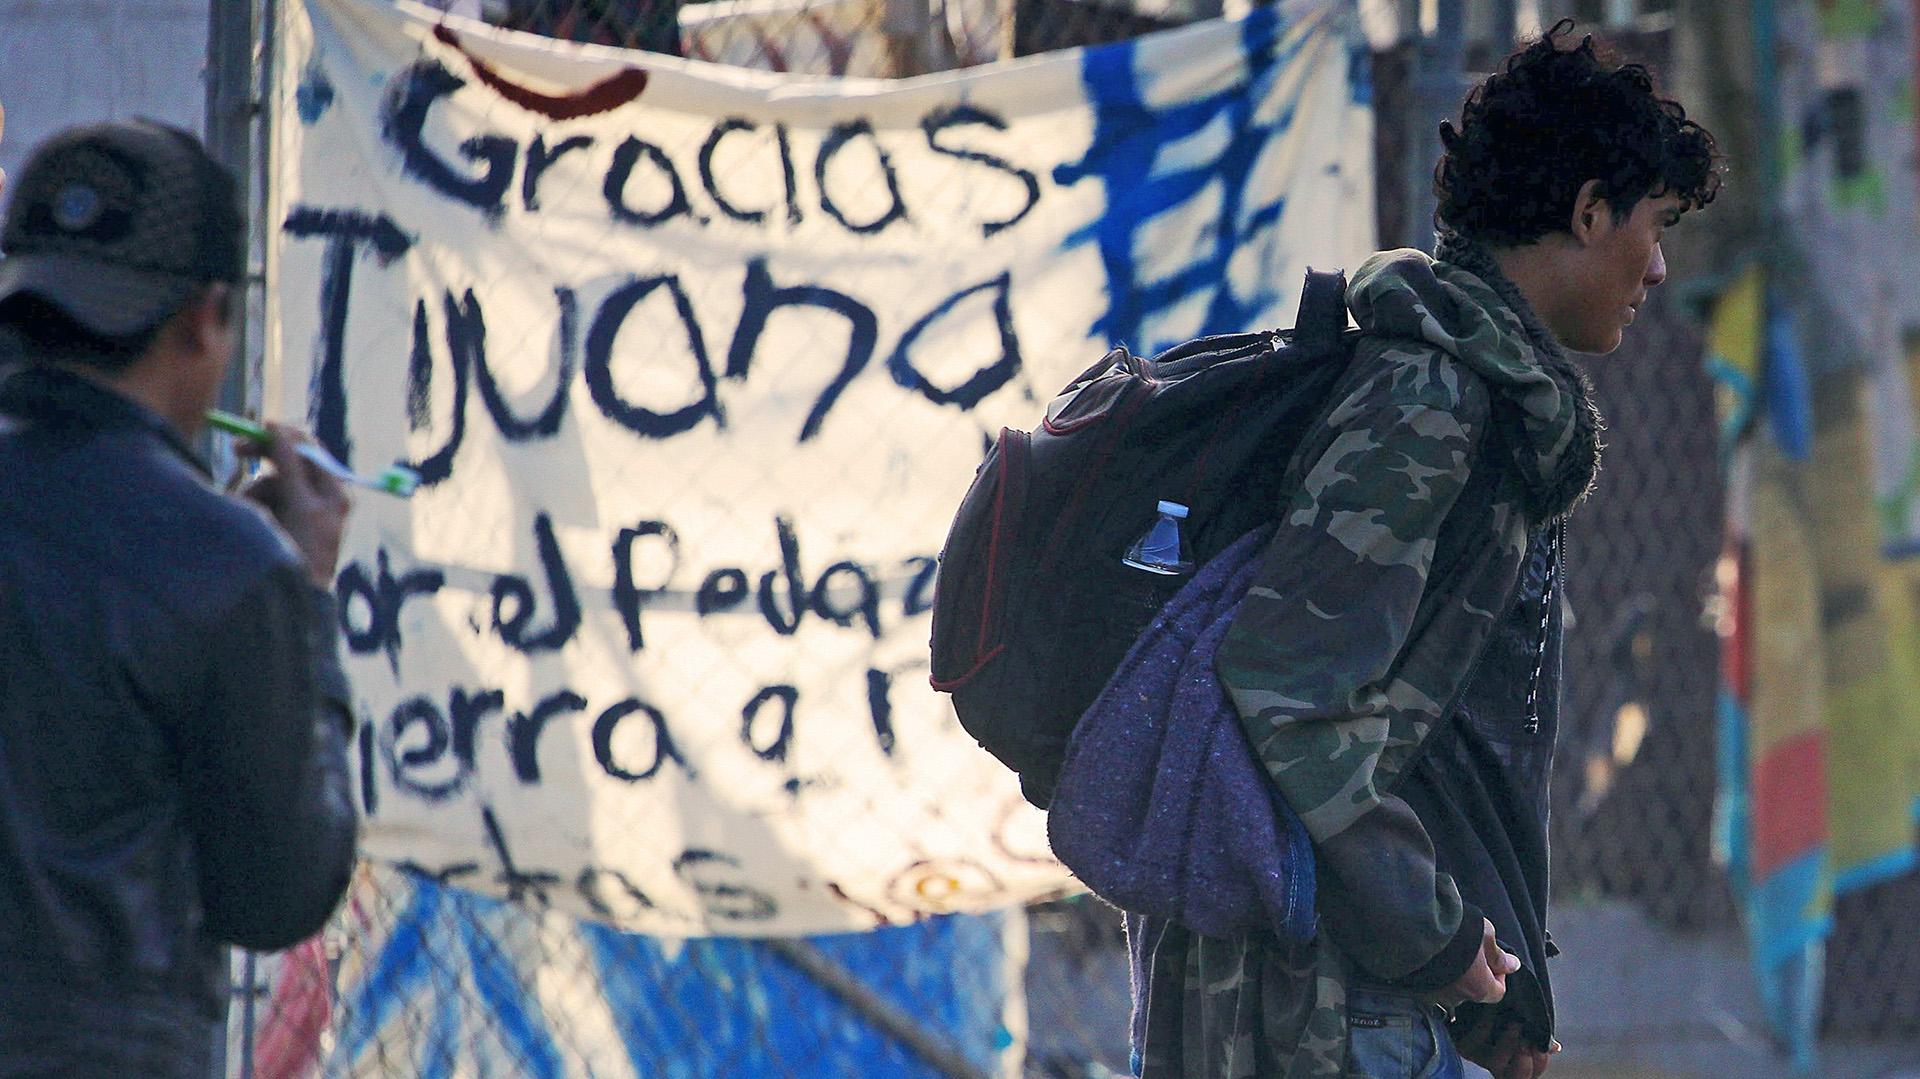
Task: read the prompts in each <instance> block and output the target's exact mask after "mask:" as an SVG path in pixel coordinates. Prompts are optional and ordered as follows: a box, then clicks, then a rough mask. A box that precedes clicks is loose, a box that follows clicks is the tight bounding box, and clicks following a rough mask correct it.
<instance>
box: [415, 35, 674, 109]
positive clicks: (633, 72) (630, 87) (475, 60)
mask: <svg viewBox="0 0 1920 1079" xmlns="http://www.w3.org/2000/svg"><path fill="white" fill-rule="evenodd" d="M433 36H434V37H435V38H436V39H438V40H439V41H441V42H443V43H445V44H447V45H451V46H453V47H454V48H455V49H458V50H459V52H460V55H461V56H464V57H466V60H467V64H468V65H469V66H471V67H472V68H473V73H474V74H475V75H477V76H479V79H480V81H481V82H483V83H486V84H487V85H488V86H489V87H491V88H492V89H493V92H494V93H496V94H499V95H500V96H501V97H504V98H506V99H507V100H508V101H511V102H513V103H514V104H515V105H518V106H520V107H521V108H523V109H526V110H527V111H528V112H537V113H539V114H540V115H542V116H544V117H546V118H547V119H549V120H576V119H579V118H580V117H582V116H598V115H599V114H601V113H603V112H612V111H613V110H614V109H617V108H619V107H620V106H622V105H625V104H626V103H627V102H629V101H632V100H634V99H636V98H638V97H639V96H640V94H641V93H642V92H643V91H645V90H646V88H647V73H646V72H645V71H642V70H640V69H639V68H637V67H629V68H622V69H621V70H620V71H617V72H615V73H614V74H612V75H609V76H607V77H606V78H604V79H602V80H600V81H599V82H596V83H594V84H593V85H592V86H589V87H587V88H586V89H585V90H580V91H577V92H575V93H571V94H543V93H541V92H540V91H538V90H532V89H528V88H527V87H525V86H521V85H520V84H519V83H516V82H513V81H512V80H510V79H508V78H507V77H506V76H504V75H502V74H500V73H499V72H498V71H495V70H494V68H493V65H492V64H489V63H487V62H486V61H485V60H482V59H480V58H479V57H478V56H475V55H474V54H473V53H472V52H471V51H470V50H468V48H467V47H466V46H465V45H463V44H461V43H460V35H458V34H456V33H454V32H453V31H452V30H450V29H448V28H447V27H446V26H444V25H442V26H436V27H434V28H433Z"/></svg>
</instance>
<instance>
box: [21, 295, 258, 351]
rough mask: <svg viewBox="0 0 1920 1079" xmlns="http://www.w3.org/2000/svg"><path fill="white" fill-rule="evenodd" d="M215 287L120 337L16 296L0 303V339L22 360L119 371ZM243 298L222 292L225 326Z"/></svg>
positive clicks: (40, 302) (44, 303) (38, 298)
mask: <svg viewBox="0 0 1920 1079" xmlns="http://www.w3.org/2000/svg"><path fill="white" fill-rule="evenodd" d="M218 283H219V282H214V281H208V282H205V283H203V284H202V285H201V286H200V287H199V288H197V289H195V290H194V292H193V294H192V295H191V296H189V297H188V298H187V300H186V301H185V302H184V303H182V304H181V305H180V306H179V307H176V308H174V309H173V310H172V311H170V312H168V313H167V314H166V315H165V316H164V317H162V318H160V319H159V320H158V321H156V322H155V323H154V324H153V325H151V326H148V327H147V328H145V329H143V330H136V331H134V332H133V333H130V334H127V335H125V336H122V337H109V336H106V335H104V334H100V333H96V332H94V331H93V330H90V329H88V328H87V327H85V326H82V325H81V324H80V323H79V322H77V321H75V320H74V318H73V317H72V316H70V315H68V314H67V313H66V312H65V311H62V310H60V308H58V307H56V306H54V305H53V304H52V303H51V302H49V301H48V300H46V299H45V298H44V297H41V296H36V295H34V294H33V293H30V292H27V293H20V294H18V295H15V296H10V297H8V298H7V299H6V300H4V301H0V336H4V337H6V338H9V339H10V340H9V341H8V344H9V345H10V346H11V348H10V349H9V350H7V351H12V352H14V353H16V354H17V355H18V356H19V357H20V358H22V359H27V360H38V361H40V362H42V363H78V364H85V365H86V366H88V367H93V368H96V369H98V370H101V371H105V372H108V373H109V374H111V373H114V372H118V371H124V370H126V369H127V368H128V367H131V366H133V364H134V361H136V360H138V359H139V358H140V357H141V356H144V355H146V352H147V350H148V349H149V348H151V347H153V342H154V340H155V339H156V338H157V337H159V336H160V329H161V327H163V326H165V325H166V324H167V322H168V321H169V320H171V319H172V318H173V316H175V315H177V314H179V313H180V312H181V311H183V310H185V309H186V308H187V307H188V306H190V305H192V304H196V303H200V302H201V301H203V300H205V299H206V295H207V290H208V289H210V288H212V287H213V286H214V285H215V284H218ZM243 294H244V290H242V289H239V288H232V289H229V290H228V298H227V302H226V303H225V304H223V305H222V306H221V309H220V311H221V315H222V317H224V318H225V319H226V320H227V321H228V322H229V323H231V322H232V321H233V320H234V319H235V318H237V317H239V315H240V312H239V303H238V302H237V300H238V297H240V296H242V295H243Z"/></svg>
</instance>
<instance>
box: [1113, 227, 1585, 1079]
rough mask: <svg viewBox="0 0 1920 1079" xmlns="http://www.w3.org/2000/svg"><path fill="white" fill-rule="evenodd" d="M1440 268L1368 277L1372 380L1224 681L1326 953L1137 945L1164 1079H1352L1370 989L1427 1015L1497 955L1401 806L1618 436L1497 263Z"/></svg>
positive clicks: (1345, 417) (1290, 532)
mask: <svg viewBox="0 0 1920 1079" xmlns="http://www.w3.org/2000/svg"><path fill="white" fill-rule="evenodd" d="M1442 255H1443V256H1444V257H1447V258H1448V259H1449V261H1442V262H1434V261H1432V260H1430V259H1429V258H1427V256H1425V255H1423V254H1421V253H1419V252H1417V251H1390V252H1385V253H1382V254H1380V255H1376V256H1374V257H1373V258H1372V259H1370V260H1368V261H1367V262H1366V263H1365V264H1364V265H1363V266H1362V267H1361V268H1360V270H1359V271H1358V272H1357V273H1356V274H1355V275H1354V277H1353V281H1352V284H1351V286H1350V287H1349V289H1348V293H1347V302H1348V306H1349V308H1350V309H1351V310H1352V311H1353V313H1354V315H1355V317H1356V319H1357V320H1358V322H1359V324H1360V327H1361V329H1362V330H1363V331H1364V333H1363V336H1362V337H1361V338H1360V342H1359V345H1358V347H1357V349H1356V353H1355V357H1354V362H1353V366H1352V368H1351V370H1350V371H1349V372H1348V373H1347V375H1346V376H1345V377H1344V379H1343V380H1342V382H1341V383H1340V385H1339V386H1338V387H1337V388H1336V389H1335V391H1334V395H1333V399H1334V402H1335V403H1334V404H1333V406H1332V408H1331V411H1330V412H1329V413H1328V417H1327V421H1326V422H1325V423H1324V424H1323V425H1321V426H1320V427H1319V428H1317V429H1316V430H1315V431H1313V432H1311V433H1310V434H1309V435H1308V436H1307V439H1306V442H1305V444H1303V446H1302V447H1301V449H1300V451H1299V454H1298V455H1297V457H1296V458H1295V463H1294V466H1293V468H1294V475H1293V482H1291V483H1289V484H1288V486H1287V490H1289V491H1291V492H1292V494H1291V495H1290V502H1289V503H1288V504H1287V505H1286V506H1285V507H1283V510H1282V513H1281V516H1280V519H1279V531H1278V532H1277V533H1276V534H1275V536H1274V539H1273V541H1272V543H1271V545H1270V546H1269V548H1268V550H1267V552H1266V554H1265V555H1264V556H1263V563H1262V567H1261V570H1260V572H1259V576H1258V577H1257V579H1256V582H1255V584H1254V586H1253V587H1252V588H1251V589H1250V590H1249V592H1248V596H1247V599H1246V602H1245V603H1244V604H1243V606H1242V608H1241V611H1240V614H1239V616H1238V618H1237V619H1236V621H1235V623H1234V625H1233V627H1232V630H1231V632H1230V634H1229V635H1228V637H1227V639H1226V641H1225V642H1224V644H1223V645H1222V647H1221V649H1220V653H1219V657H1218V661H1217V667H1218V671H1219V674H1220V681H1221V683H1222V685H1224V686H1225V687H1226V689H1227V692H1228V694H1229V696H1230V697H1231V698H1232V699H1233V701H1234V703H1235V705H1236V707H1237V708H1238V710H1239V712H1240V714H1241V718H1242V721H1243V723H1244V725H1245V727H1246V730H1247V733H1248V736H1249V740H1250V742H1251V744H1252V746H1253V748H1254V750H1255V752H1256V754H1257V755H1258V756H1259V757H1260V759H1261V760H1262V761H1263V762H1264V763H1265V765H1266V767H1267V770H1268V772H1269V773H1270V774H1271V775H1272V777H1273V780H1274V782H1275V783H1276V784H1277V785H1278V787H1279V789H1280V791H1281V793H1282V794H1283V795H1284V796H1285V797H1286V799H1287V801H1288V803H1289V804H1290V805H1291V806H1292V807H1293V808H1294V810H1295V811H1296V812H1297V813H1298V814H1299V815H1300V818H1301V820H1302V821H1303V822H1304V823H1305V825H1306V828H1307V832H1308V834H1309V835H1310V836H1311V837H1312V838H1313V841H1314V845H1315V852H1316V855H1317V858H1316V861H1317V865H1318V869H1319V874H1320V884H1319V909H1320V915H1321V930H1320V933H1319V935H1318V937H1317V938H1316V939H1315V940H1314V941H1313V942H1312V943H1311V944H1308V945H1304V946H1299V947H1290V946H1286V945H1283V944H1282V943H1281V942H1279V941H1278V939H1277V938H1275V937H1273V936H1271V935H1267V934H1260V935H1255V936H1248V937H1240V938H1233V939H1216V938H1205V937H1199V936H1197V935H1193V934H1190V933H1188V932H1186V931H1185V930H1183V929H1181V928H1180V927H1178V926H1170V925H1165V924H1158V923H1155V924H1150V925H1144V926H1141V925H1136V926H1134V927H1133V928H1134V929H1135V930H1136V931H1137V932H1140V933H1142V934H1143V935H1144V936H1145V938H1146V939H1143V940H1139V941H1137V942H1136V943H1135V948H1136V949H1138V950H1139V953H1140V954H1137V956H1136V963H1137V964H1138V965H1139V966H1140V967H1141V973H1142V974H1143V975H1144V977H1145V978H1146V983H1147V984H1146V985H1145V986H1143V987H1142V988H1144V989H1145V990H1146V991H1145V992H1144V993H1143V994H1141V996H1142V997H1143V1003H1144V1014H1142V1015H1137V1016H1136V1019H1135V1023H1136V1035H1137V1046H1138V1047H1139V1049H1140V1050H1141V1052H1142V1056H1143V1059H1142V1065H1143V1070H1142V1075H1143V1076H1144V1077H1145V1079H1174V1077H1182V1079H1254V1077H1259V1079H1268V1077H1282V1076H1284V1077H1287V1079H1296V1077H1297V1079H1306V1077H1315V1079H1318V1077H1329V1079H1337V1077H1338V1076H1339V1075H1340V1074H1341V1068H1342V1066H1343V1062H1344V1058H1345V1055H1346V1041H1347V1022H1346V1009H1345V997H1346V985H1347V983H1348V981H1349V980H1350V979H1351V978H1352V977H1353V976H1354V973H1355V972H1356V968H1357V969H1358V971H1359V972H1361V973H1364V975H1366V976H1367V977H1368V980H1370V981H1372V982H1375V983H1388V984H1394V985H1398V986H1401V987H1404V988H1405V989H1406V990H1407V991H1409V992H1414V993H1422V992H1428V991H1431V990H1434V989H1438V988H1441V987H1443V986H1445V985H1448V984H1450V983H1451V982H1452V981H1454V980H1455V979H1456V978H1458V977H1459V976H1460V975H1461V974H1463V973H1464V972H1465V971H1466V968H1467V967H1468V966H1469V965H1470V964H1471V962H1472V960H1473V956H1474V954H1475V952H1476V951H1477V949H1478V948H1479V945H1480V940H1481V927H1480V918H1479V916H1478V914H1477V913H1476V912H1474V911H1473V910H1472V909H1471V908H1470V907H1468V906H1467V905H1466V904H1464V903H1463V902H1462V900H1461V898H1460V893H1459V890H1458V889H1457V888H1456V887H1455V884H1454V882H1453V880H1452V879H1450V878H1449V877H1448V876H1447V875H1446V874H1444V873H1442V872H1440V871H1439V870H1438V869H1437V868H1436V866H1435V857H1434V851H1433V844H1432V842H1431V840H1430V839H1429V838H1428V836H1427V834H1426V832H1425V831H1424V830H1423V828H1422V825H1421V824H1420V822H1419V820H1418V819H1417V818H1416V817H1415V815H1414V813H1413V811H1412V810H1411V809H1410V808H1409V807H1408V806H1407V804H1406V803H1405V802H1404V801H1402V800H1401V799H1400V798H1398V797H1396V796H1395V794H1394V785H1395V782H1396V780H1397V779H1398V777H1399V776H1400V775H1401V774H1402V773H1403V772H1404V771H1405V770H1406V769H1407V767H1408V765H1409V763H1410V762H1411V760H1412V758H1413V756H1414V754H1415V753H1416V751H1417V750H1418V748H1419V747H1420V745H1421V743H1422V741H1423V740H1424V739H1425V738H1426V736H1427V734H1428V732H1429V731H1431V730H1433V729H1434V728H1435V727H1436V725H1437V724H1438V723H1439V722H1440V721H1441V719H1442V718H1443V717H1444V715H1445V714H1446V711H1447V709H1448V708H1449V707H1451V705H1452V704H1453V703H1454V702H1455V701H1456V700H1457V698H1458V696H1459V693H1460V690H1461V688H1462V686H1463V684H1464V683H1465V681H1466V679H1467V676H1468V674H1469V672H1470V671H1471V670H1472V668H1473V665H1474V662H1475V659H1476V657H1477V656H1478V655H1479V654H1480V651H1481V648H1482V646H1483V645H1484V644H1485V643H1486V641H1487V639H1488V636H1489V634H1490V632H1491V631H1492V629H1493V628H1494V626H1495V624H1496V622H1497V621H1498V620H1499V618H1500V617H1501V616H1502V615H1503V614H1504V612H1505V610H1506V608H1507V607H1508V606H1510V605H1511V603H1512V602H1513V597H1514V593H1515V588H1516V585H1517V583H1518V579H1519V574H1520V569H1521V563H1522V561H1523V559H1524V558H1525V555H1526V551H1527V547H1528V539H1529V535H1530V533H1531V530H1532V529H1533V528H1534V527H1536V526H1538V525H1539V524H1541V523H1543V522H1544V521H1547V520H1549V519H1551V518H1554V517H1557V516H1560V515H1563V514H1565V513H1566V512H1567V510H1568V509H1570V508H1571V507H1572V505H1573V504H1574V503H1575V502H1576V501H1578V499H1579V498H1580V496H1581V495H1582V494H1584V492H1585V491H1586V489H1587V487H1588V486H1589V484H1590V483H1591V482H1592V477H1593V472H1594V469H1595V466H1596V463H1597V452H1598V442H1597V431H1598V427H1599V422H1598V416H1597V414H1596V413H1595V412H1594V410H1593V406H1592V403H1591V394H1590V392H1589V391H1588V388H1587V384H1586V381H1585V379H1584V377H1583V376H1582V375H1581V374H1580V372H1579V370H1578V369H1577V368H1575V367H1574V366H1572V363H1571V361H1569V360H1568V358H1567V356H1566V354H1565V352H1564V351H1562V350H1561V348H1560V347H1559V346H1558V344H1557V343H1555V341H1554V340H1553V338H1552V336H1551V334H1549V333H1548V332H1547V330H1546V329H1545V327H1544V326H1543V325H1541V324H1540V322H1539V321H1538V319H1537V318H1536V317H1535V316H1534V315H1533V313H1532V311H1531V310H1530V309H1529V308H1528V307H1527V305H1526V303H1525V301H1524V300H1523V299H1522V298H1521V297H1520V295H1519V292H1518V290H1517V289H1515V288H1514V286H1513V285H1512V284H1511V283H1510V282H1508V281H1507V280H1506V279H1505V277H1504V276H1502V275H1501V274H1500V273H1499V271H1498V269H1497V268H1496V267H1494V266H1493V264H1492V262H1491V260H1490V259H1489V258H1487V257H1486V256H1485V255H1484V253H1481V252H1478V251H1476V250H1472V249H1459V248H1455V249H1453V250H1448V249H1443V251H1442ZM1461 263H1467V264H1469V265H1472V266H1473V267H1474V268H1475V269H1476V270H1478V271H1479V272H1478V273H1474V272H1470V271H1469V270H1468V269H1466V268H1463V266H1462V265H1460V264H1461ZM1489 470H1490V471H1489ZM1470 481H1472V482H1470Z"/></svg>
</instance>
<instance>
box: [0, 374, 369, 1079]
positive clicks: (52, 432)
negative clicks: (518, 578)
mask: <svg viewBox="0 0 1920 1079" xmlns="http://www.w3.org/2000/svg"><path fill="white" fill-rule="evenodd" d="M331 611H332V607H331V603H330V602H329V601H328V600H327V598H326V596H325V595H324V593H321V592H320V591H319V590H318V589H315V588H314V587H313V585H312V583H311V582H310V581H309V579H308V577H307V574H306V571H305V568H304V566H303V563H302V562H301V560H300V558H299V556H298V555H297V554H296V553H295V551H294V550H293V549H292V547H291V545H290V544H289V543H288V542H287V541H286V539H285V538H284V537H283V536H282V535H281V533H279V532H278V531H277V530H276V529H275V528H274V527H273V526H272V525H271V524H270V523H269V522H268V521H267V519H266V518H265V517H264V515H263V514H261V513H260V512H259V511H257V510H255V509H253V508H251V507H250V506H248V505H245V504H243V503H241V502H239V501H237V500H234V499H231V498H227V497H225V496H222V495H220V494H219V493H217V492H216V491H214V490H213V489H211V488H210V487H209V486H208V480H207V477H206V475H205V469H204V466H203V465H201V464H200V462H199V461H198V459H197V458H196V457H195V456H194V454H193V453H192V452H191V451H190V450H189V449H188V448H187V447H186V446H185V445H184V444H183V443H181V441H180V440H179V438H178V437H177V436H176V435H175V434H174V432H173V431H172V429H171V428H169V427H168V426H167V425H166V424H165V423H164V422H162V421H161V420H160V419H159V418H158V417H157V416H155V415H153V414H152V413H151V412H149V411H147V410H146V409H144V408H142V407H140V406H139V405H137V404H135V403H133V402H132V401H130V400H129V399H127V398H124V397H122V396H120V395H118V394H115V393H113V392H110V391H109V390H107V389H105V388H103V387H101V386H98V385H96V384H94V383H92V382H90V381H88V380H87V379H84V378H81V377H79V376H77V375H73V374H69V373H66V372H63V371H60V370H57V369H54V368H50V367H44V366H40V365H37V364H32V363H27V364H23V365H20V366H17V367H15V368H13V369H12V370H11V371H5V370H0V1076H6V1077H13V1076H30V1075H31V1076H40V1075H61V1076H80V1077H92V1076H108V1075H112V1076H127V1075H140V1076H164V1077H172V1076H193V1077H194V1079H203V1077H204V1076H206V1075H208V1074H211V1072H210V1071H209V1065H210V1063H211V1060H212V1056H211V1054H212V1050H213V1046H214V1044H215V1039H216V1038H217V1037H219V1036H220V1035H221V1031H222V1029H223V1026H224V1019H225V1014H226V996H227V958H226V950H225V947H224V946H225V945H227V944H236V945H240V946H243V947H247V948H254V949H260V950H272V949H278V948H283V947H286V946H287V945H289V944H292V943H294V942H296V941H298V940H300V939H302V938H304V937H306V936H309V935H311V934H312V933H314V932H315V931H317V930H318V929H319V928H320V927H321V925H322V924H323V923H324V922H325V921H326V919H327V917H328V915H329V914H330V913H331V912H332V910H333V908H334V906H335V904H336V903H337V902H338V901H339V898H340V896H341V894H342V893H343V892H344V890H345V888H346V884H347V880H348V877H349V874H350V872H351V869H352V862H353V856H354V829H355V819H354V810H353V804H352V801H351V798H350V789H349V786H348V778H347V768H346V749H345V747H346V742H347V739H348V736H349V733H350V731H349V728H350V726H351V723H352V720H351V713H350V711H349V710H348V705H347V703H346V692H345V691H346V684H345V679H344V677H343V676H342V675H341V673H340V667H339V662H338V658H337V653H336V649H335V645H334V633H335V631H334V628H333V625H332V615H331Z"/></svg>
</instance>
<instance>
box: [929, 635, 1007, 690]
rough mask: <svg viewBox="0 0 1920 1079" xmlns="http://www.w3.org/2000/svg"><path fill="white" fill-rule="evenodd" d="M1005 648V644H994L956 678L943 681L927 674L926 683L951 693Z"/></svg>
mask: <svg viewBox="0 0 1920 1079" xmlns="http://www.w3.org/2000/svg"><path fill="white" fill-rule="evenodd" d="M1006 650H1007V646H1006V645H1004V644H996V645H994V646H993V651H991V652H988V653H987V654H986V655H984V656H981V657H980V658H979V659H977V660H975V661H974V663H973V666H971V667H968V668H967V671H966V673H965V674H962V675H960V676H958V677H956V678H952V679H948V680H947V681H944V682H943V681H941V680H940V679H938V678H934V677H932V676H929V677H928V678H927V684H928V685H930V686H932V687H933V688H934V689H935V690H937V691H938V692H941V693H952V692H953V691H954V690H956V689H959V688H960V687H961V686H964V685H966V684H967V683H968V682H969V681H971V680H972V679H973V676H974V675H976V674H979V673H980V669H981V668H983V667H985V666H986V665H987V664H989V663H991V662H993V660H994V657H996V656H998V655H999V654H1000V653H1002V652H1004V651H1006Z"/></svg>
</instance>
